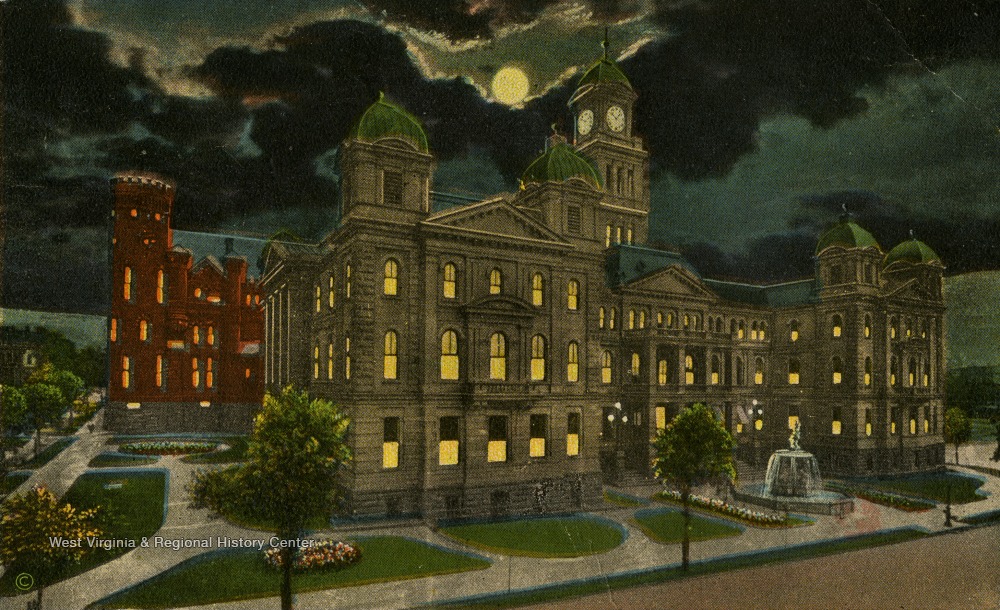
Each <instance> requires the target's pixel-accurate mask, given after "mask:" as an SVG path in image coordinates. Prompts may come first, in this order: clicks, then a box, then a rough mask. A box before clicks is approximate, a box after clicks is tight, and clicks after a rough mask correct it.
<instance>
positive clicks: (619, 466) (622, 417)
mask: <svg viewBox="0 0 1000 610" xmlns="http://www.w3.org/2000/svg"><path fill="white" fill-rule="evenodd" d="M614 406H615V410H614V411H612V412H610V413H608V422H609V423H611V426H612V428H613V430H614V435H615V478H616V479H618V478H621V472H622V470H623V469H624V467H625V452H624V451H622V448H621V427H622V424H627V423H628V415H626V414H625V413H623V412H622V403H621V402H616V403H615V405H614ZM616 422H617V423H616Z"/></svg>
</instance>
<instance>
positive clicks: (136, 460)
mask: <svg viewBox="0 0 1000 610" xmlns="http://www.w3.org/2000/svg"><path fill="white" fill-rule="evenodd" d="M159 459H160V458H159V456H156V455H135V454H131V453H118V452H116V451H105V452H104V453H101V454H100V455H96V456H94V458H93V459H92V460H90V463H89V464H87V465H88V466H90V467H91V468H109V467H118V468H125V467H128V466H146V465H148V464H155V463H156V462H158V461H159Z"/></svg>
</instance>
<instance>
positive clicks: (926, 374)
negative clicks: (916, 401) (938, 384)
mask: <svg viewBox="0 0 1000 610" xmlns="http://www.w3.org/2000/svg"><path fill="white" fill-rule="evenodd" d="M923 382H924V383H923V386H924V387H925V388H926V387H927V386H929V385H930V384H931V363H930V362H925V363H924V379H923Z"/></svg>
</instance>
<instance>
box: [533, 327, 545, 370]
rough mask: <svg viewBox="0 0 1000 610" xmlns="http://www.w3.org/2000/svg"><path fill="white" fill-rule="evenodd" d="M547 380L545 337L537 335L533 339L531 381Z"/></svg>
mask: <svg viewBox="0 0 1000 610" xmlns="http://www.w3.org/2000/svg"><path fill="white" fill-rule="evenodd" d="M544 379H545V337H543V336H542V335H535V336H534V337H532V338H531V380H532V381H543V380H544Z"/></svg>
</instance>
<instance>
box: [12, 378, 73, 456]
mask: <svg viewBox="0 0 1000 610" xmlns="http://www.w3.org/2000/svg"><path fill="white" fill-rule="evenodd" d="M22 392H24V400H25V403H26V405H27V409H28V421H29V422H30V423H31V427H32V428H33V429H34V430H35V456H37V455H38V450H39V449H40V448H41V444H42V428H44V427H45V426H47V425H49V424H51V423H52V422H54V421H56V420H58V419H59V417H60V416H61V415H62V414H63V411H65V410H66V401H65V399H64V398H63V395H62V392H60V391H59V388H57V387H56V386H54V385H51V384H48V383H29V384H28V385H26V386H24V388H22Z"/></svg>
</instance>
